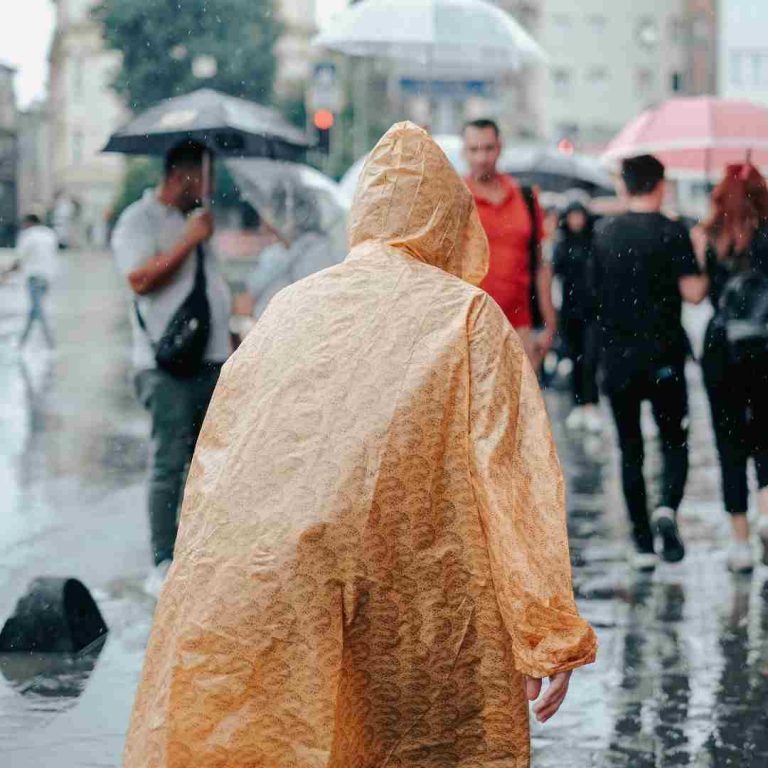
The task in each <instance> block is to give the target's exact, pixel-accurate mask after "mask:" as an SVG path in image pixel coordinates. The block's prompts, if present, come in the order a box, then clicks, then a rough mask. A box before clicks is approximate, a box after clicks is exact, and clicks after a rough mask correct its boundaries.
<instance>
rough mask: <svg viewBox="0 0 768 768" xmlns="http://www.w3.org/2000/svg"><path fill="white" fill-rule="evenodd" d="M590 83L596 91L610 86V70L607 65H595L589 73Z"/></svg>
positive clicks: (588, 79)
mask: <svg viewBox="0 0 768 768" xmlns="http://www.w3.org/2000/svg"><path fill="white" fill-rule="evenodd" d="M587 81H588V82H589V85H590V86H591V87H592V88H594V90H596V91H604V90H605V89H606V88H607V87H608V70H607V69H606V68H605V67H595V68H594V69H590V70H589V72H588V74H587Z"/></svg>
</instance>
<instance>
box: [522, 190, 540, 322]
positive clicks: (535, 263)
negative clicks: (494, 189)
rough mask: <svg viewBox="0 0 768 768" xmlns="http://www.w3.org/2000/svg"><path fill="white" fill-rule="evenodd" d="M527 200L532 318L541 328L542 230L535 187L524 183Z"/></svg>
mask: <svg viewBox="0 0 768 768" xmlns="http://www.w3.org/2000/svg"><path fill="white" fill-rule="evenodd" d="M520 191H521V192H522V194H523V200H524V201H525V207H526V208H527V209H528V215H529V216H530V219H531V238H530V240H529V241H528V270H529V272H530V276H531V296H530V303H531V320H532V322H533V327H534V328H540V327H541V326H542V325H543V324H544V319H543V318H542V316H541V310H540V309H539V294H538V288H537V286H536V274H537V273H538V271H539V241H540V240H541V232H539V217H538V216H537V215H536V214H537V208H536V192H535V190H534V188H533V187H531V186H528V185H523V186H521V187H520Z"/></svg>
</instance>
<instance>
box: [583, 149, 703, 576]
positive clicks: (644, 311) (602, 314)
mask: <svg viewBox="0 0 768 768" xmlns="http://www.w3.org/2000/svg"><path fill="white" fill-rule="evenodd" d="M622 180H623V186H624V189H625V192H626V196H627V199H628V212H627V213H624V214H622V215H620V216H617V217H615V218H612V219H609V220H607V221H604V222H600V223H599V224H598V226H597V228H596V234H595V273H594V274H595V285H596V289H597V299H598V306H597V309H598V320H599V329H600V335H601V347H602V350H601V354H602V365H603V372H604V388H605V392H606V395H607V396H608V398H609V401H610V405H611V410H612V411H613V417H614V420H615V422H616V428H617V431H618V436H619V446H620V448H621V463H622V483H623V488H624V497H625V499H626V503H627V507H628V509H629V515H630V519H631V522H632V532H633V538H634V545H635V551H634V554H633V557H632V562H633V564H634V565H635V567H637V568H638V569H641V570H652V569H653V568H655V565H656V561H657V558H656V555H655V554H654V552H655V548H654V534H656V536H657V537H658V538H659V539H660V544H661V556H662V557H663V558H664V560H666V561H668V562H677V561H679V560H682V558H683V557H684V556H685V547H684V544H683V541H682V539H681V537H680V533H679V530H678V526H677V510H678V507H679V506H680V503H681V501H682V499H683V493H684V491H685V484H686V480H687V477H688V392H687V386H686V380H685V360H686V356H687V354H688V352H689V349H690V344H689V341H688V338H687V336H686V334H685V331H684V330H683V326H682V323H681V309H682V300H683V299H685V300H686V301H690V302H693V303H700V302H701V301H703V300H704V298H705V297H706V294H707V285H708V281H707V278H706V277H705V276H703V275H701V273H700V270H699V266H698V264H697V262H696V256H695V255H694V252H693V247H692V244H691V239H690V235H689V233H688V230H687V229H686V228H685V226H684V225H683V224H681V223H679V222H676V221H672V220H671V219H668V218H667V217H666V216H664V215H663V214H662V213H661V206H662V202H663V200H664V192H665V181H664V166H663V165H662V164H661V163H660V162H659V161H658V160H657V159H656V158H654V157H652V156H650V155H644V156H641V157H636V158H631V159H628V160H625V161H624V164H623V168H622ZM644 400H649V401H650V402H651V405H652V407H653V414H654V417H655V420H656V423H657V425H658V428H659V434H660V438H661V449H662V457H663V470H662V479H661V498H660V499H659V503H658V505H657V506H656V510H655V512H654V513H653V516H652V518H650V519H649V510H648V501H647V495H646V486H645V480H644V478H643V461H644V455H645V451H644V442H643V433H642V430H641V425H640V413H641V406H642V403H643V401H644Z"/></svg>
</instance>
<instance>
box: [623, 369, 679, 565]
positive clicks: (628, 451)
mask: <svg viewBox="0 0 768 768" xmlns="http://www.w3.org/2000/svg"><path fill="white" fill-rule="evenodd" d="M609 398H610V403H611V410H612V411H613V418H614V420H615V422H616V429H617V431H618V434H619V447H620V449H621V470H622V471H621V476H622V485H623V489H624V498H625V500H626V503H627V509H628V511H629V517H630V521H631V523H632V532H633V536H634V540H635V544H636V545H637V546H638V547H639V548H641V549H643V550H645V551H651V550H652V548H653V533H652V531H651V525H650V521H649V515H648V497H647V492H646V487H645V479H644V477H643V462H644V460H645V446H644V444H643V434H642V430H641V426H640V408H641V405H642V402H643V401H644V400H650V402H651V406H652V407H653V415H654V417H655V420H656V424H657V425H658V427H659V434H660V438H661V451H662V458H663V470H662V479H661V498H660V500H659V506H663V507H669V508H671V509H673V510H675V511H677V509H678V507H679V506H680V503H681V502H682V500H683V493H684V492H685V482H686V480H687V478H688V430H687V417H688V390H687V387H686V382H685V372H684V369H683V367H682V366H678V367H675V368H665V369H663V370H661V371H659V372H658V373H656V374H650V373H636V374H634V375H633V376H631V377H630V378H629V379H628V380H627V382H626V385H625V386H623V387H622V388H620V389H618V390H614V391H612V392H611V393H609Z"/></svg>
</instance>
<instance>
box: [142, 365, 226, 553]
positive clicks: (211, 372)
mask: <svg viewBox="0 0 768 768" xmlns="http://www.w3.org/2000/svg"><path fill="white" fill-rule="evenodd" d="M220 370H221V366H220V365H207V366H206V367H205V368H204V369H203V370H202V371H201V372H200V373H199V374H197V375H196V376H194V377H192V378H188V379H187V378H185V379H181V378H176V377H175V376H171V375H170V374H169V373H165V372H164V371H161V370H148V371H142V372H141V373H139V374H138V375H137V377H136V390H137V394H138V397H139V400H140V401H141V403H142V405H143V406H144V407H145V408H146V409H147V410H148V411H149V414H150V416H151V417H152V443H151V455H150V478H149V524H150V531H151V536H152V554H153V556H154V560H155V564H156V565H157V564H159V563H161V562H163V561H164V560H171V559H173V547H174V544H175V543H176V530H177V527H178V515H179V507H180V504H181V500H182V493H183V490H184V483H185V482H186V477H187V470H188V468H189V463H190V461H191V460H192V454H193V453H194V450H195V443H196V442H197V438H198V435H199V434H200V429H201V427H202V425H203V419H204V418H205V414H206V411H207V410H208V404H209V403H210V401H211V397H212V395H213V390H214V389H215V387H216V382H217V381H218V379H219V372H220Z"/></svg>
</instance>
